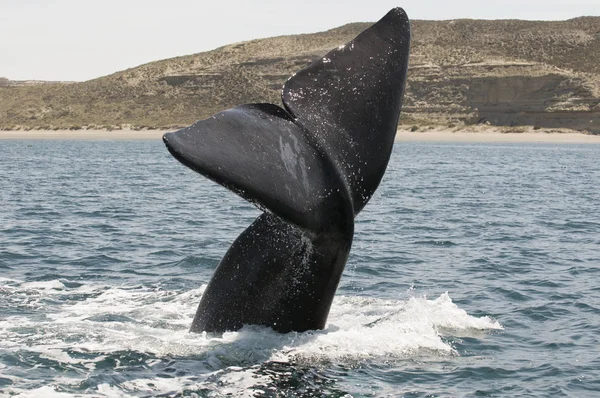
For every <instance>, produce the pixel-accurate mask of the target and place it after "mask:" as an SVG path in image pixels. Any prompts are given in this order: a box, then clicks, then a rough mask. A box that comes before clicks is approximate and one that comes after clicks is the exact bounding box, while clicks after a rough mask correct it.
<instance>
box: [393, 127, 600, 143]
mask: <svg viewBox="0 0 600 398" xmlns="http://www.w3.org/2000/svg"><path fill="white" fill-rule="evenodd" d="M396 142H466V143H469V142H472V143H477V142H479V143H486V142H489V143H548V144H551V143H554V144H600V135H592V134H584V133H579V132H574V131H568V132H545V131H533V130H532V131H524V132H507V131H502V130H500V129H486V130H485V131H477V130H469V129H465V130H460V131H453V130H449V129H439V130H431V131H425V132H418V131H416V132H412V131H406V130H398V132H397V133H396Z"/></svg>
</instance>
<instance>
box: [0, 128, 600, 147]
mask: <svg viewBox="0 0 600 398" xmlns="http://www.w3.org/2000/svg"><path fill="white" fill-rule="evenodd" d="M164 133H165V130H140V131H135V130H113V131H107V130H56V131H55V130H30V131H0V140H3V139H5V140H98V141H102V140H104V141H106V140H159V139H161V137H162V135H163V134H164ZM396 141H399V142H401V141H415V142H506V143H509V142H513V143H519V142H531V143H536V142H538V143H563V144H567V143H572V144H584V143H595V144H600V135H589V134H582V133H578V132H573V131H560V132H547V131H543V130H538V131H535V130H532V129H530V130H525V131H523V132H510V131H504V130H502V129H500V128H498V129H496V128H486V129H478V128H477V127H474V128H473V129H466V128H465V129H464V130H460V131H453V130H450V129H435V130H430V131H424V132H421V131H415V132H412V131H408V130H398V133H397V135H396Z"/></svg>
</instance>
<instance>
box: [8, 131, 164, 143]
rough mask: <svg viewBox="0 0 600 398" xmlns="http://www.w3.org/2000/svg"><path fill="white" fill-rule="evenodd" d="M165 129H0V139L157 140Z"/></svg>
mask: <svg viewBox="0 0 600 398" xmlns="http://www.w3.org/2000/svg"><path fill="white" fill-rule="evenodd" d="M164 133H165V130H140V131H135V130H111V131H108V130H29V131H0V140H3V139H4V140H94V141H113V140H159V139H160V138H161V137H162V136H163V134H164Z"/></svg>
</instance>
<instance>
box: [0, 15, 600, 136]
mask: <svg viewBox="0 0 600 398" xmlns="http://www.w3.org/2000/svg"><path fill="white" fill-rule="evenodd" d="M368 26H369V24H368V23H354V24H349V25H345V26H341V27H339V28H335V29H332V30H329V31H326V32H320V33H314V34H305V35H294V36H281V37H273V38H268V39H261V40H252V41H248V42H243V43H236V44H232V45H227V46H224V47H221V48H218V49H215V50H212V51H208V52H203V53H198V54H193V55H189V56H183V57H177V58H172V59H167V60H162V61H157V62H152V63H149V64H146V65H141V66H139V67H136V68H132V69H128V70H125V71H122V72H117V73H115V74H112V75H110V76H106V77H102V78H99V79H95V80H90V81H87V82H82V83H75V84H66V83H45V84H27V85H23V84H21V85H15V84H1V83H2V82H0V128H3V129H11V128H12V129H14V128H44V129H48V128H81V127H85V126H89V127H98V126H100V127H102V126H105V127H115V126H124V125H131V126H134V127H138V128H142V127H150V128H170V127H176V126H183V125H187V124H189V123H192V122H193V121H195V120H198V119H202V118H206V117H208V116H210V115H212V114H214V113H215V112H218V111H219V110H222V109H224V108H229V107H232V106H235V105H238V104H241V103H247V102H263V101H265V102H273V103H279V102H280V99H279V95H280V89H281V86H282V84H283V82H284V81H285V80H286V79H287V78H288V77H289V76H290V75H291V74H293V73H294V72H295V71H297V70H298V69H300V68H302V67H304V66H306V65H308V64H309V63H311V62H312V61H313V60H315V59H317V58H319V57H321V56H322V55H323V54H325V53H326V52H327V51H328V50H330V49H332V48H334V47H336V46H338V45H340V44H342V43H344V42H347V41H348V40H350V39H352V38H353V37H354V36H356V35H357V34H358V33H360V32H361V31H362V30H364V29H365V28H367V27H368ZM412 26H413V42H412V50H411V60H410V68H409V77H408V85H407V93H406V97H405V107H404V112H403V116H402V120H401V123H403V124H407V125H410V126H412V125H421V126H436V125H439V126H442V125H446V126H447V125H470V124H478V123H480V124H481V123H485V124H493V125H501V126H515V125H533V126H540V127H548V128H554V127H564V128H572V129H576V130H581V131H588V132H592V133H599V134H600V17H583V18H577V19H572V20H568V21H560V22H532V21H517V20H506V21H481V20H454V21H413V23H412ZM5 80H6V79H5ZM9 82H10V81H9Z"/></svg>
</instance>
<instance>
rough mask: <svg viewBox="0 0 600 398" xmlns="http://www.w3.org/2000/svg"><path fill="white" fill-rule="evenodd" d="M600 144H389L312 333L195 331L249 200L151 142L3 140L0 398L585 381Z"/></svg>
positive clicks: (597, 244)
mask: <svg viewBox="0 0 600 398" xmlns="http://www.w3.org/2000/svg"><path fill="white" fill-rule="evenodd" d="M599 182H600V146H598V145H585V146H578V145H553V144H449V143H446V144H432V143H429V144H425V143H397V144H396V148H395V150H394V153H393V156H392V158H391V160H390V165H389V168H388V171H387V173H386V175H385V177H384V180H383V182H382V185H381V186H380V188H379V190H378V191H377V193H376V195H375V196H374V197H373V199H372V200H371V202H370V203H369V205H367V207H366V208H365V209H364V211H363V212H362V213H361V214H360V216H359V217H358V219H357V225H356V234H355V241H354V245H353V248H352V251H351V254H350V259H349V262H348V265H347V266H346V270H345V273H344V275H343V278H342V280H341V283H340V287H339V290H338V292H337V296H336V298H335V300H334V303H333V306H332V309H331V314H330V317H329V320H328V324H327V327H326V329H325V330H320V331H309V332H304V333H288V334H277V333H275V332H273V331H271V330H270V329H268V328H265V327H257V326H247V327H245V328H243V329H242V330H240V331H238V332H231V333H225V334H223V335H205V334H191V333H188V328H189V326H190V325H191V321H192V318H193V315H194V313H195V310H196V306H197V305H198V302H199V300H200V297H201V296H202V292H203V289H204V287H205V285H206V283H207V282H208V280H209V278H210V276H211V274H212V272H213V270H214V268H215V267H216V265H217V264H218V262H219V260H220V259H221V257H222V256H223V254H224V253H225V251H226V250H227V248H228V247H229V245H230V244H231V242H232V241H233V240H234V239H235V238H236V237H237V235H238V234H239V233H240V232H241V231H242V230H243V229H245V228H246V227H247V226H248V225H249V224H250V223H251V222H252V220H253V219H254V218H255V217H257V216H258V215H259V211H258V210H256V209H255V208H254V207H252V206H251V205H249V204H248V203H246V202H244V201H243V200H241V199H239V198H238V197H236V196H235V195H234V194H232V193H230V192H228V191H226V190H225V189H223V188H221V187H219V186H217V185H216V184H214V183H212V182H209V181H207V180H206V179H204V178H202V177H201V176H199V175H197V174H195V173H194V172H192V171H190V170H188V169H186V168H185V167H183V166H182V165H180V164H179V163H178V162H177V161H175V160H174V159H173V158H172V157H171V156H170V155H169V154H168V152H167V150H166V149H165V148H164V146H163V145H162V143H161V142H154V141H132V142H95V141H14V142H11V141H1V142H0V204H1V207H0V396H17V397H149V396H159V397H184V396H197V397H225V396H234V397H238V396H240V397H242V396H244V397H263V396H264V397H401V396H404V397H475V396H488V397H550V396H551V397H560V396H566V397H595V396H599V394H600V392H599V391H600V348H599V346H600V341H599V340H600V287H599V285H600V209H599V205H600V189H599Z"/></svg>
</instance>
